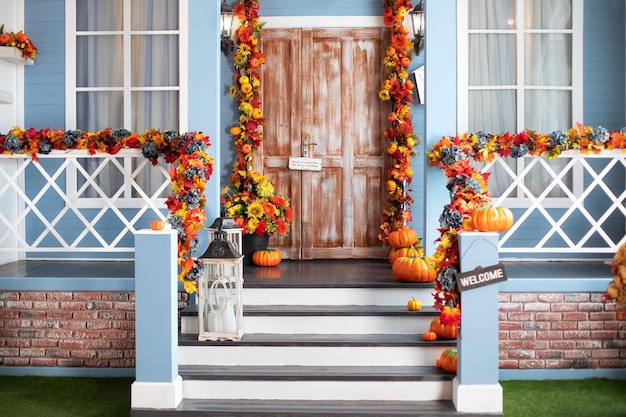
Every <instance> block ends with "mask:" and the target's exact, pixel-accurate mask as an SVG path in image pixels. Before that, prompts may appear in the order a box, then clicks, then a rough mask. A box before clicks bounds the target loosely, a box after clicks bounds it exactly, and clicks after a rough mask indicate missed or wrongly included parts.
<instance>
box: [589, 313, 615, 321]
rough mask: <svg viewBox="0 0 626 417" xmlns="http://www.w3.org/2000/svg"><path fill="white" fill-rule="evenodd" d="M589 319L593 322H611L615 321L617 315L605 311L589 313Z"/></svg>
mask: <svg viewBox="0 0 626 417" xmlns="http://www.w3.org/2000/svg"><path fill="white" fill-rule="evenodd" d="M589 318H590V319H591V320H604V321H611V320H614V319H615V313H613V312H611V311H603V312H601V313H589Z"/></svg>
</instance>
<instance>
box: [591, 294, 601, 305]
mask: <svg viewBox="0 0 626 417" xmlns="http://www.w3.org/2000/svg"><path fill="white" fill-rule="evenodd" d="M603 295H604V294H603V293H601V292H592V293H591V300H590V301H591V302H592V303H602V297H603Z"/></svg>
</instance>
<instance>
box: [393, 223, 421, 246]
mask: <svg viewBox="0 0 626 417" xmlns="http://www.w3.org/2000/svg"><path fill="white" fill-rule="evenodd" d="M387 242H388V243H389V245H391V246H392V247H394V248H405V247H408V246H413V245H415V244H416V243H417V232H416V231H415V230H413V229H411V228H410V227H409V226H402V227H401V228H400V229H398V230H394V231H393V232H391V233H389V237H388V238H387Z"/></svg>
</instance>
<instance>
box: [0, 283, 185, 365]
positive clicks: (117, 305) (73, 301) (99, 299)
mask: <svg viewBox="0 0 626 417" xmlns="http://www.w3.org/2000/svg"><path fill="white" fill-rule="evenodd" d="M187 300H188V296H187V294H179V308H184V306H186V304H187ZM0 365H4V366H59V367H102V368H107V367H108V368H132V367H134V366H135V293H134V292H71V291H54V292H45V291H41V292H39V291H23V292H22V291H4V292H0Z"/></svg>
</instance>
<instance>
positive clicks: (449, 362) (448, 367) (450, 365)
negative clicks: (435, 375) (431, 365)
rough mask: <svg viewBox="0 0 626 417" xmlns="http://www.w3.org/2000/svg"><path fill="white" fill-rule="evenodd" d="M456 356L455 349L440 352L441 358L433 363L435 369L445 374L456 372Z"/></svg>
mask: <svg viewBox="0 0 626 417" xmlns="http://www.w3.org/2000/svg"><path fill="white" fill-rule="evenodd" d="M457 362H458V354H457V350H456V348H448V349H446V350H444V351H443V352H441V356H439V359H437V361H436V362H435V365H437V368H441V369H443V370H444V371H446V372H455V373H456V370H457Z"/></svg>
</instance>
